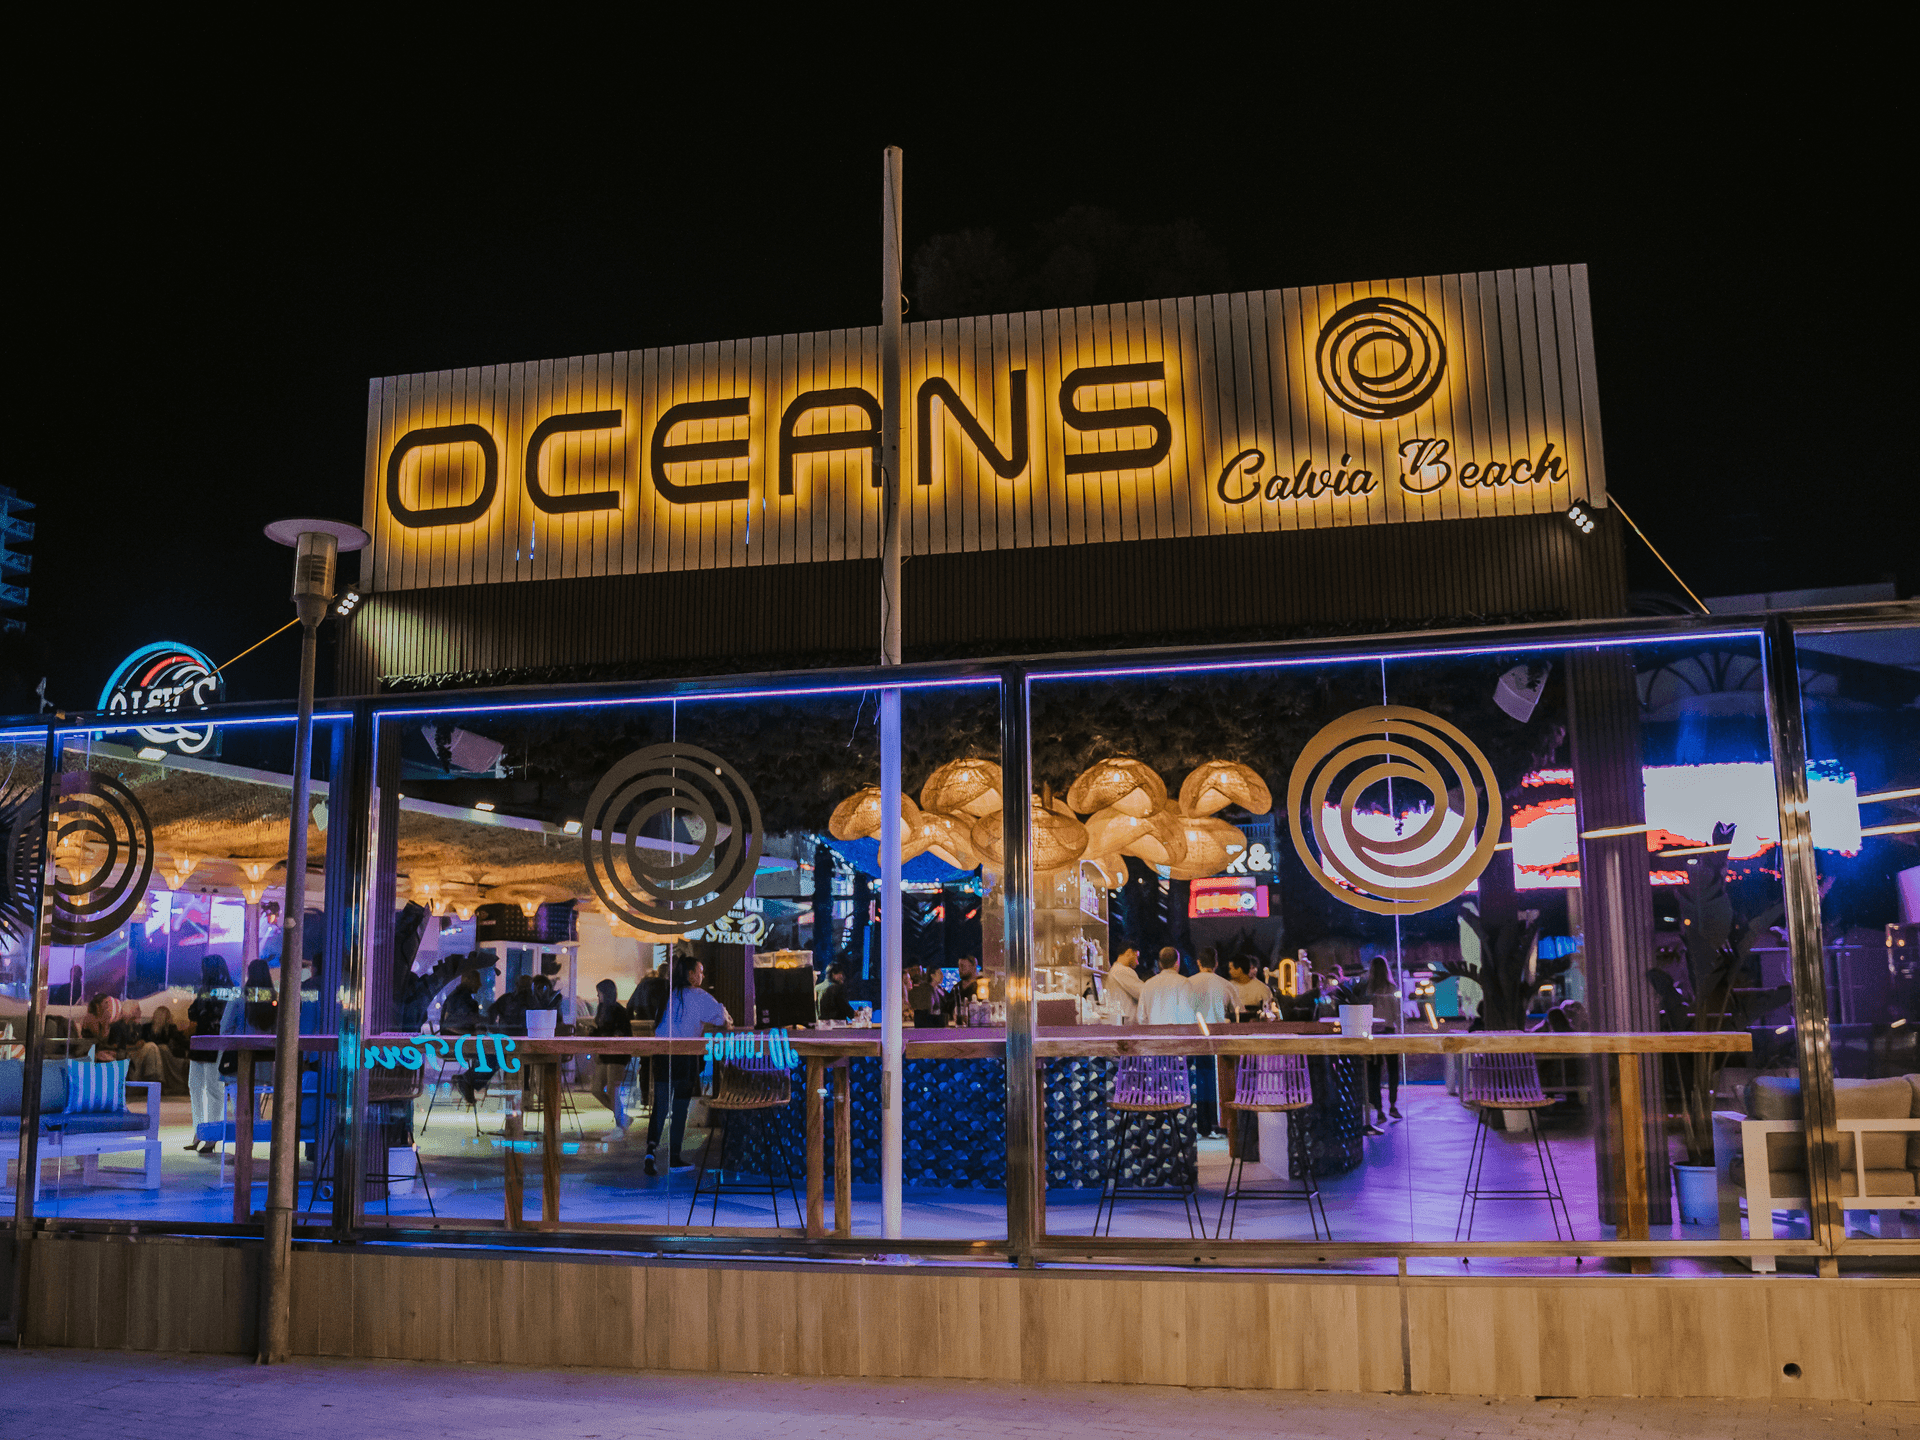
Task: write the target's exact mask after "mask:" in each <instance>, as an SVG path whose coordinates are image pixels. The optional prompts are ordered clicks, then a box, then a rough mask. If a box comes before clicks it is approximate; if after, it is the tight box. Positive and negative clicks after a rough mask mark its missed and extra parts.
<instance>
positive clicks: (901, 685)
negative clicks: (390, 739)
mask: <svg viewBox="0 0 1920 1440" xmlns="http://www.w3.org/2000/svg"><path fill="white" fill-rule="evenodd" d="M999 683H1000V677H999V676H997V675H970V676H966V677H963V678H961V679H956V680H903V681H899V682H897V683H887V682H884V681H883V682H881V683H879V684H871V685H816V686H799V687H795V688H792V689H777V690H776V689H761V690H715V691H702V692H701V693H700V694H698V695H632V696H625V697H622V696H612V697H609V698H607V699H602V700H527V701H523V702H522V703H520V704H518V705H451V706H440V707H422V708H420V709H403V708H400V707H397V706H396V707H395V708H393V709H391V710H377V711H375V712H374V720H375V721H376V722H378V721H380V720H382V719H385V718H387V717H389V716H391V717H394V718H403V717H408V716H426V715H481V714H485V715H496V714H500V713H502V712H504V711H507V710H598V709H605V708H606V707H608V706H614V705H668V704H673V703H675V702H678V703H680V704H684V705H698V704H702V703H704V702H706V701H709V700H800V699H807V698H810V697H812V696H815V695H859V694H865V693H866V692H867V691H869V690H956V689H963V688H967V687H978V686H981V685H998V684H999Z"/></svg>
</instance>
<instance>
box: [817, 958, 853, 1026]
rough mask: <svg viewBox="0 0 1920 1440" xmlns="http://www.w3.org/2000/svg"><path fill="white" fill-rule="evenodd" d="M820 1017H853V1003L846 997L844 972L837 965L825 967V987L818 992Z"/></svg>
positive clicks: (839, 1018)
mask: <svg viewBox="0 0 1920 1440" xmlns="http://www.w3.org/2000/svg"><path fill="white" fill-rule="evenodd" d="M820 1018H821V1019H822V1020H851V1019H853V1004H852V1002H851V1001H849V1000H848V999H847V983H846V972H845V971H844V970H842V969H841V968H840V967H839V966H838V965H829V966H828V967H827V988H826V989H824V990H822V991H821V992H820Z"/></svg>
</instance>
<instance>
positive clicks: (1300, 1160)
mask: <svg viewBox="0 0 1920 1440" xmlns="http://www.w3.org/2000/svg"><path fill="white" fill-rule="evenodd" d="M1312 1107H1313V1079H1312V1077H1311V1076H1310V1075H1309V1074H1308V1073H1307V1057H1306V1056H1304V1055H1243V1056H1241V1057H1240V1064H1239V1067H1238V1071H1237V1073H1236V1075H1235V1083H1234V1090H1233V1108H1234V1109H1236V1110H1248V1111H1252V1112H1254V1113H1255V1114H1268V1115H1286V1114H1294V1113H1297V1112H1300V1111H1304V1110H1309V1109H1311V1108H1312ZM1287 1153H1288V1156H1289V1157H1290V1158H1291V1160H1292V1162H1293V1163H1292V1165H1291V1166H1290V1167H1289V1168H1290V1169H1291V1170H1292V1171H1293V1173H1294V1174H1296V1175H1298V1176H1300V1178H1301V1185H1300V1188H1299V1189H1297V1190H1294V1189H1287V1188H1279V1189H1249V1188H1248V1187H1247V1186H1246V1184H1245V1183H1244V1182H1245V1180H1246V1170H1247V1162H1246V1159H1245V1157H1244V1156H1240V1155H1236V1156H1234V1157H1233V1159H1232V1161H1231V1162H1229V1164H1228V1165H1227V1188H1226V1190H1225V1191H1224V1192H1222V1194H1221V1196H1220V1221H1219V1223H1216V1224H1215V1225H1214V1227H1213V1233H1214V1238H1215V1239H1218V1238H1219V1237H1220V1234H1221V1226H1222V1225H1224V1226H1225V1227H1226V1238H1227V1239H1229V1240H1231V1239H1232V1238H1233V1230H1234V1226H1235V1225H1237V1224H1238V1223H1239V1220H1240V1202H1241V1200H1243V1199H1246V1200H1304V1201H1306V1202H1307V1219H1308V1221H1309V1222H1310V1223H1311V1224H1312V1225H1313V1238H1314V1239H1316V1240H1318V1239H1320V1238H1321V1235H1320V1227H1321V1224H1322V1223H1323V1222H1324V1223H1325V1225H1326V1231H1327V1233H1326V1237H1325V1238H1326V1239H1328V1240H1331V1239H1333V1222H1332V1221H1331V1220H1329V1219H1327V1202H1326V1197H1324V1196H1323V1195H1321V1193H1320V1185H1319V1182H1318V1181H1317V1180H1315V1179H1314V1175H1313V1145H1312V1142H1311V1141H1310V1140H1309V1139H1308V1138H1307V1134H1306V1127H1305V1126H1304V1125H1295V1124H1289V1125H1288V1126H1287ZM1229 1200H1231V1201H1232V1202H1233V1210H1232V1212H1231V1213H1229V1212H1228V1210H1227V1202H1228V1201H1229ZM1316 1203H1318V1205H1319V1207H1320V1213H1319V1214H1318V1215H1316V1214H1315V1213H1314V1205H1315V1204H1316Z"/></svg>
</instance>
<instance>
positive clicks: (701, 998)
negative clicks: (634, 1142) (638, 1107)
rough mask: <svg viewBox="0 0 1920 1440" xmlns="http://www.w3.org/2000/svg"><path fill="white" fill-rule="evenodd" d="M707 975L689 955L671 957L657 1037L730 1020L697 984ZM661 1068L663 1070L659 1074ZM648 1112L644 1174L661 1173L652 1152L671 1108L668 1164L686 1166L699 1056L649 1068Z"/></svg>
mask: <svg viewBox="0 0 1920 1440" xmlns="http://www.w3.org/2000/svg"><path fill="white" fill-rule="evenodd" d="M705 979H706V967H705V966H703V965H701V963H700V962H699V961H698V960H696V959H695V958H694V957H693V956H691V955H679V956H676V957H675V958H674V962H673V990H672V992H671V993H670V994H669V995H668V996H667V1003H666V1005H665V1007H664V1008H663V1009H662V1010H661V1013H660V1016H659V1018H658V1019H657V1020H656V1021H655V1022H654V1027H653V1033H654V1035H655V1037H656V1038H666V1039H671V1040H697V1039H699V1038H700V1036H702V1035H704V1034H706V1032H707V1031H709V1030H719V1029H723V1028H725V1027H726V1026H728V1025H731V1024H732V1023H733V1017H732V1016H731V1015H729V1014H727V1007H726V1006H724V1005H722V1004H721V1003H720V1002H719V1001H718V1000H716V999H714V998H713V996H712V995H710V994H708V993H707V992H706V991H705V990H702V989H701V988H700V982H701V981H703V980H705ZM663 1072H664V1073H663ZM654 1074H655V1076H656V1077H657V1078H656V1079H655V1080H654V1082H653V1114H652V1115H650V1116H648V1117H647V1160H646V1168H647V1174H649V1175H658V1174H659V1173H660V1170H659V1165H658V1162H657V1161H656V1160H655V1159H654V1152H655V1150H656V1149H658V1147H659V1145H660V1126H661V1123H662V1122H663V1121H664V1120H665V1119H666V1117H667V1111H668V1109H669V1107H671V1109H672V1111H673V1129H672V1132H671V1134H670V1137H669V1148H668V1151H667V1164H668V1165H669V1166H670V1167H672V1168H673V1169H675V1170H690V1169H692V1168H693V1162H692V1161H691V1160H688V1159H686V1158H685V1157H684V1156H682V1155H681V1153H680V1147H681V1145H682V1143H683V1142H684V1141H685V1140H686V1136H687V1106H688V1104H689V1103H690V1102H691V1101H692V1100H693V1097H694V1096H695V1095H696V1094H698V1093H699V1090H700V1057H699V1056H698V1055H675V1056H672V1057H671V1058H670V1059H669V1060H668V1063H667V1064H666V1065H665V1066H664V1067H658V1068H656V1069H655V1071H654Z"/></svg>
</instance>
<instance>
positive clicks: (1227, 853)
mask: <svg viewBox="0 0 1920 1440" xmlns="http://www.w3.org/2000/svg"><path fill="white" fill-rule="evenodd" d="M1180 828H1181V829H1182V830H1183V831H1184V832H1185V833H1186V839H1187V855H1186V858H1185V859H1184V860H1182V861H1180V862H1179V863H1178V864H1176V865H1171V866H1169V867H1168V869H1167V877H1168V878H1169V879H1171V880H1202V879H1205V878H1206V877H1207V876H1209V875H1218V874H1219V873H1220V872H1221V871H1222V870H1224V869H1226V868H1227V866H1228V865H1229V864H1230V863H1232V860H1233V857H1234V856H1235V855H1240V854H1245V853H1246V848H1247V837H1246V835H1245V834H1244V833H1243V832H1242V831H1241V830H1240V829H1239V828H1238V827H1236V826H1233V825H1229V824H1228V823H1227V822H1226V821H1224V820H1216V819H1214V818H1213V817H1212V816H1211V815H1183V816H1181V817H1180Z"/></svg>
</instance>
